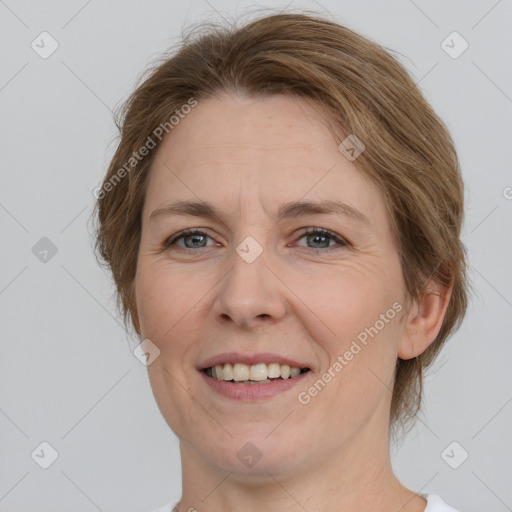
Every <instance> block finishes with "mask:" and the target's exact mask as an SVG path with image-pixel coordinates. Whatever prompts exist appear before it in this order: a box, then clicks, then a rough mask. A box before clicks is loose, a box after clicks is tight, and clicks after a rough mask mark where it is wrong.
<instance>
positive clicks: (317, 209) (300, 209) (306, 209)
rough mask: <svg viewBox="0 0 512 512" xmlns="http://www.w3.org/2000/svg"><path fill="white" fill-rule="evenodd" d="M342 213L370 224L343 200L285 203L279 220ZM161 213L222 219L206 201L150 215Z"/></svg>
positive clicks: (170, 206)
mask: <svg viewBox="0 0 512 512" xmlns="http://www.w3.org/2000/svg"><path fill="white" fill-rule="evenodd" d="M333 214H334V215H341V216H344V217H347V218H349V219H352V220H354V221H357V222H359V223H360V224H365V225H367V226H370V221H369V219H368V217H367V216H366V215H365V214H364V213H362V212H360V211H359V210H357V209H356V208H354V207H353V206H350V205H348V204H346V203H344V202H342V201H327V200H326V201H318V202H314V201H294V202H291V203H285V204H283V205H282V206H281V207H280V208H279V210H278V212H277V218H278V220H283V219H286V218H294V217H300V216H303V215H333ZM161 215H190V216H194V217H203V218H207V219H212V220H216V221H218V222H220V223H222V224H223V223H224V222H223V221H222V213H221V212H220V210H218V209H217V208H216V207H215V206H214V205H212V204H211V203H208V202H206V201H177V202H175V203H172V204H167V205H164V206H162V207H160V208H157V209H156V210H154V211H153V212H152V213H151V215H150V216H149V220H152V219H154V218H156V217H159V216H161Z"/></svg>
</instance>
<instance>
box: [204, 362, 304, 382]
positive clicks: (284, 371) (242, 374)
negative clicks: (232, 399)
mask: <svg viewBox="0 0 512 512" xmlns="http://www.w3.org/2000/svg"><path fill="white" fill-rule="evenodd" d="M201 371H202V372H203V373H204V374H205V375H206V376H207V377H209V378H211V379H214V380H217V381H222V382H226V383H232V384H246V385H255V384H270V383H272V382H275V381H283V380H292V379H296V378H298V377H299V376H301V375H302V374H304V373H307V372H310V371H311V369H310V368H308V367H304V368H300V367H297V366H290V365H287V364H280V363H277V362H275V363H257V364H252V365H248V364H244V363H234V364H231V363H224V364H216V365H215V366H209V367H207V368H203V369H202V370H201Z"/></svg>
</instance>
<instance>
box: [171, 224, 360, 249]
mask: <svg viewBox="0 0 512 512" xmlns="http://www.w3.org/2000/svg"><path fill="white" fill-rule="evenodd" d="M194 235H196V236H197V235H198V236H206V237H208V238H211V237H210V236H209V235H208V233H205V232H204V231H202V230H200V229H187V230H185V231H180V232H179V233H176V234H175V235H173V236H171V237H170V238H168V239H167V240H166V241H165V242H164V246H163V249H164V250H167V249H169V248H170V247H171V246H172V245H174V244H175V243H176V242H177V241H178V240H181V239H182V238H186V237H188V236H194ZM311 235H319V236H324V237H329V238H331V239H332V240H334V241H335V242H336V243H337V244H338V247H336V246H332V247H320V248H317V249H315V248H314V247H306V249H311V250H314V251H318V250H323V251H325V250H332V249H340V248H342V247H348V246H349V245H350V243H349V242H348V241H347V240H345V239H344V238H342V237H340V236H338V235H337V234H336V233H333V232H332V231H328V230H327V229H322V228H308V229H307V231H305V232H304V233H302V234H301V236H300V238H299V239H298V240H301V239H302V238H304V237H306V236H311ZM198 249H206V247H199V248H198ZM179 250H183V251H188V250H191V251H193V250H194V249H192V248H190V247H179Z"/></svg>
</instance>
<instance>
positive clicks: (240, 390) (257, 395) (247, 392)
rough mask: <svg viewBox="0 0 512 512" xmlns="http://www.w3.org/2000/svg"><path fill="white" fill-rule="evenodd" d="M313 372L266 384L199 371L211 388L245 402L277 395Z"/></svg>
mask: <svg viewBox="0 0 512 512" xmlns="http://www.w3.org/2000/svg"><path fill="white" fill-rule="evenodd" d="M260 362H261V361H260ZM283 364H287V363H283ZM311 373H312V372H311V371H309V372H305V373H301V374H300V375H298V376H297V377H293V378H289V379H283V380H281V379H276V380H273V381H272V382H267V383H266V384H237V383H235V382H229V381H225V380H217V379H214V378H213V377H208V375H206V373H205V372H204V371H199V374H200V375H201V377H202V378H203V379H204V381H205V382H206V384H208V385H209V386H210V388H211V389H213V390H214V391H216V392H217V393H219V394H220V395H223V396H225V397H227V398H232V399H234V400H241V401H245V402H253V401H256V400H260V399H262V398H271V397H273V396H276V395H278V394H279V393H282V392H284V391H286V390H288V389H290V388H292V387H293V386H295V385H296V384H298V383H299V382H301V381H302V380H303V379H304V378H306V377H307V376H308V375H310V374H311Z"/></svg>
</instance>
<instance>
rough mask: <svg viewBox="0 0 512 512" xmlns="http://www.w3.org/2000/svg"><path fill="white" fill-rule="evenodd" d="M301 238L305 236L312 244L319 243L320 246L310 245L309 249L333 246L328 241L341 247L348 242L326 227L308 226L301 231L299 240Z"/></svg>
mask: <svg viewBox="0 0 512 512" xmlns="http://www.w3.org/2000/svg"><path fill="white" fill-rule="evenodd" d="M303 238H307V240H308V242H311V243H313V244H317V243H319V244H320V247H319V246H316V247H310V248H311V249H328V248H331V247H334V246H333V245H330V242H332V241H334V242H335V244H334V245H336V244H337V245H339V246H341V247H343V246H347V245H348V242H347V241H346V240H344V239H343V238H341V237H340V236H338V235H337V234H336V233H332V232H331V231H327V230H326V229H320V228H310V229H309V230H308V231H306V232H305V233H303V235H302V236H301V237H300V238H299V240H302V239H303ZM320 240H322V241H320ZM325 244H327V245H325Z"/></svg>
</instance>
